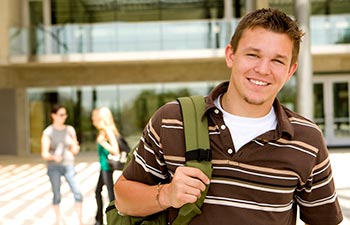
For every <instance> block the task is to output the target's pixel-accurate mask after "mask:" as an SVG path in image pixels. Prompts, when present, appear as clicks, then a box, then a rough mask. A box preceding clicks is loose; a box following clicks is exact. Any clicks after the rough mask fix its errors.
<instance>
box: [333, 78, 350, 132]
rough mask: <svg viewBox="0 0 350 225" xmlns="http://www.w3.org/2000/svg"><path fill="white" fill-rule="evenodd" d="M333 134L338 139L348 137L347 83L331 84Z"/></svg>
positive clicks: (349, 128)
mask: <svg viewBox="0 0 350 225" xmlns="http://www.w3.org/2000/svg"><path fill="white" fill-rule="evenodd" d="M333 96H334V99H333V104H334V105H333V108H334V115H333V116H334V118H333V121H334V134H335V136H338V137H345V136H349V135H350V127H349V87H348V83H347V82H343V83H334V84H333Z"/></svg>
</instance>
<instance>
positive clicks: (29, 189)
mask: <svg viewBox="0 0 350 225" xmlns="http://www.w3.org/2000/svg"><path fill="white" fill-rule="evenodd" d="M96 160H97V155H96V154H95V153H81V154H80V155H79V156H78V157H77V161H76V170H77V178H78V180H79V182H80V186H81V190H82V193H83V195H84V202H83V217H84V218H83V220H84V223H85V224H86V225H93V224H94V221H95V219H94V217H95V213H96V203H95V193H94V190H95V186H96V181H97V178H98V172H99V163H98V162H97V161H96ZM331 162H332V166H333V173H334V179H335V182H336V188H337V193H338V198H339V202H340V204H341V207H342V209H343V214H344V217H345V219H344V221H343V222H342V223H341V225H349V224H350V176H349V175H348V173H349V171H350V149H348V150H331ZM114 175H115V178H117V177H118V176H119V173H115V174H114ZM61 189H62V190H61V192H62V203H61V211H62V212H61V213H62V215H63V216H62V217H63V218H64V221H62V224H63V225H78V222H77V218H76V215H75V213H74V210H73V204H74V202H73V196H72V194H71V192H70V189H69V187H68V185H67V183H66V182H65V181H64V182H63V184H62V188H61ZM103 196H104V201H105V203H106V204H107V202H108V197H107V192H106V190H104V192H103ZM51 199H52V193H51V187H50V183H49V180H48V177H47V175H46V165H45V164H44V162H43V161H42V160H41V159H40V156H39V155H33V156H29V157H15V156H0V225H51V224H54V213H53V210H52V208H51ZM299 224H300V225H301V224H303V223H301V222H300V221H299V222H298V225H299Z"/></svg>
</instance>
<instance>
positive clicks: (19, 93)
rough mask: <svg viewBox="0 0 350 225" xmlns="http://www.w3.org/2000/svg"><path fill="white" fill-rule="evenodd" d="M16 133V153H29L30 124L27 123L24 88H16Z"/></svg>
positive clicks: (24, 154)
mask: <svg viewBox="0 0 350 225" xmlns="http://www.w3.org/2000/svg"><path fill="white" fill-rule="evenodd" d="M15 101H16V114H15V115H16V134H17V143H16V146H17V155H18V156H27V155H30V153H31V152H30V131H29V130H30V129H29V128H30V127H29V126H30V124H29V113H28V110H29V103H28V100H27V91H26V89H25V88H16V90H15Z"/></svg>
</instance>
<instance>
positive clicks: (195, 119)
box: [173, 96, 213, 225]
mask: <svg viewBox="0 0 350 225" xmlns="http://www.w3.org/2000/svg"><path fill="white" fill-rule="evenodd" d="M177 100H178V102H179V103H180V105H181V110H182V117H183V126H184V134H185V144H186V166H190V167H195V168H198V169H200V170H201V171H202V172H203V173H205V174H206V175H207V176H208V178H209V179H210V178H211V175H212V171H213V169H212V164H211V150H210V141H209V131H208V120H207V117H206V116H204V117H203V118H202V115H203V112H204V110H205V101H204V97H203V96H191V97H182V98H178V99H177ZM208 189H209V185H207V187H206V189H205V191H203V192H202V193H201V197H200V198H199V199H198V200H197V201H196V202H195V203H192V204H190V203H189V204H185V205H183V206H182V207H181V208H180V210H179V213H178V215H177V217H176V219H175V220H174V222H173V225H186V224H189V223H190V222H191V220H192V218H193V217H195V216H196V215H198V214H200V213H201V212H202V211H201V210H200V208H201V207H202V205H203V202H204V199H205V196H206V194H207V192H208Z"/></svg>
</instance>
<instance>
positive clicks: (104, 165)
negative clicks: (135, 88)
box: [91, 107, 120, 225]
mask: <svg viewBox="0 0 350 225" xmlns="http://www.w3.org/2000/svg"><path fill="white" fill-rule="evenodd" d="M91 120H92V124H93V125H94V126H95V127H96V129H97V130H98V134H97V138H96V142H97V152H98V155H99V161H100V166H101V169H100V175H99V177H98V181H97V186H96V191H95V195H96V203H97V213H96V217H95V219H96V223H95V225H101V224H103V201H102V194H101V192H102V188H103V186H104V185H106V187H107V191H108V197H109V201H113V200H114V191H113V185H114V182H113V170H112V169H111V168H110V166H109V165H108V160H107V159H108V155H109V154H111V155H119V154H120V149H119V145H118V141H117V138H118V137H119V136H120V133H119V131H118V129H117V127H116V125H115V122H114V119H113V115H112V112H111V111H110V110H109V109H108V108H107V107H101V108H98V109H94V110H93V111H92V117H91Z"/></svg>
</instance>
